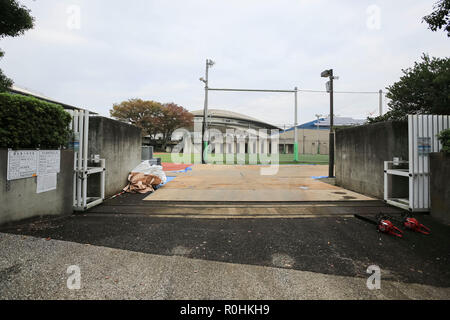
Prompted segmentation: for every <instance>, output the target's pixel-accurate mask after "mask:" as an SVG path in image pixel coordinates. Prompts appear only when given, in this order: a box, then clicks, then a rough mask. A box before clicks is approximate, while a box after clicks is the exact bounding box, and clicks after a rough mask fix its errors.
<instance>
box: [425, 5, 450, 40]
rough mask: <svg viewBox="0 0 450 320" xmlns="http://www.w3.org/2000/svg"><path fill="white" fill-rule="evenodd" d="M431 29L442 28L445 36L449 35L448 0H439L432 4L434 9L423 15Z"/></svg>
mask: <svg viewBox="0 0 450 320" xmlns="http://www.w3.org/2000/svg"><path fill="white" fill-rule="evenodd" d="M423 21H425V22H426V23H428V27H429V28H430V29H431V30H432V31H437V30H440V29H442V28H444V30H445V31H447V37H450V0H439V1H438V2H436V3H435V5H434V11H433V12H432V13H430V14H429V15H427V16H425V17H423Z"/></svg>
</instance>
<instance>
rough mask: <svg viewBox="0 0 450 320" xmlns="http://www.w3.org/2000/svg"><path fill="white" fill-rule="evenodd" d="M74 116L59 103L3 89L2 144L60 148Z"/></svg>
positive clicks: (0, 103)
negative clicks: (11, 92) (5, 91)
mask: <svg viewBox="0 0 450 320" xmlns="http://www.w3.org/2000/svg"><path fill="white" fill-rule="evenodd" d="M70 121H71V116H70V114H69V113H68V112H66V111H64V109H63V107H61V106H60V105H57V104H53V103H49V102H45V101H42V100H39V99H36V98H32V97H26V96H21V95H16V94H10V93H0V148H14V149H19V148H21V149H24V148H27V149H28V148H30V149H34V148H40V149H47V148H48V149H57V148H59V147H61V146H65V145H67V143H68V140H69V137H70V130H69V127H68V126H69V123H70Z"/></svg>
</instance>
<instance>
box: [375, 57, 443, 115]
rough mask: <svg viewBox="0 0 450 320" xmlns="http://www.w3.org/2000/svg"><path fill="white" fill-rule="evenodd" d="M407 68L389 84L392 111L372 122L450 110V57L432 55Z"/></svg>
mask: <svg viewBox="0 0 450 320" xmlns="http://www.w3.org/2000/svg"><path fill="white" fill-rule="evenodd" d="M402 71H403V76H402V77H401V78H400V80H399V81H397V82H396V83H394V84H393V85H392V86H390V87H387V88H386V89H387V90H388V92H387V94H386V97H387V98H389V99H390V101H389V103H388V107H389V111H388V112H387V113H385V114H384V115H382V116H379V117H376V118H368V120H369V122H379V121H389V120H399V121H405V120H407V115H408V114H441V115H447V114H450V58H430V57H429V56H428V55H426V54H424V55H423V56H422V61H421V62H415V63H414V67H412V68H408V69H405V70H402Z"/></svg>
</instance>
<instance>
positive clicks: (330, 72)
mask: <svg viewBox="0 0 450 320" xmlns="http://www.w3.org/2000/svg"><path fill="white" fill-rule="evenodd" d="M320 76H321V77H322V78H329V79H330V81H329V83H330V86H329V92H330V141H329V151H328V155H329V158H330V160H329V163H328V177H329V178H334V111H333V104H334V101H333V90H334V89H333V80H334V79H338V77H335V76H334V75H333V69H330V70H325V71H323V72H322V73H321V74H320Z"/></svg>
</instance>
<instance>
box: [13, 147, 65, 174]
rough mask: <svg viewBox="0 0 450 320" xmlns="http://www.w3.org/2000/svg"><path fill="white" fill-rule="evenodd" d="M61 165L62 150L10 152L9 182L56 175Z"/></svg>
mask: <svg viewBox="0 0 450 320" xmlns="http://www.w3.org/2000/svg"><path fill="white" fill-rule="evenodd" d="M60 164H61V151H60V150H9V151H8V167H7V175H6V176H7V180H17V179H24V178H31V177H36V176H44V175H48V174H56V173H59V172H60Z"/></svg>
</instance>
